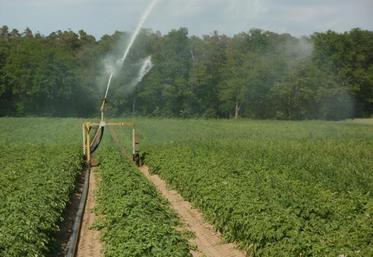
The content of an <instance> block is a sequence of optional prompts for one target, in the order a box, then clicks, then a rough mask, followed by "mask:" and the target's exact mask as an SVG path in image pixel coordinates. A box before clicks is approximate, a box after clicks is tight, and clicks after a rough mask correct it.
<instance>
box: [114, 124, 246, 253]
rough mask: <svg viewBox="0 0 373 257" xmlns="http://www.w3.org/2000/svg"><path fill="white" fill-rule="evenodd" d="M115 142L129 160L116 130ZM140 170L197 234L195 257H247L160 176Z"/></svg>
mask: <svg viewBox="0 0 373 257" xmlns="http://www.w3.org/2000/svg"><path fill="white" fill-rule="evenodd" d="M110 132H111V135H112V137H113V140H114V142H115V143H116V144H117V145H118V147H120V150H121V152H122V154H123V155H124V156H125V157H126V158H128V153H127V152H126V149H125V148H124V147H123V146H122V145H121V144H120V141H119V137H118V135H117V133H116V132H115V130H114V129H111V130H110ZM139 170H140V171H141V172H142V173H143V174H144V175H145V177H146V178H147V179H148V180H149V181H151V182H152V183H153V184H154V186H155V187H156V188H157V189H158V191H159V192H160V193H161V194H162V196H163V197H164V198H166V199H167V200H168V202H169V203H170V205H171V207H172V208H173V209H174V210H175V212H176V213H177V214H178V215H179V217H180V218H181V220H182V221H183V223H184V224H185V225H186V228H185V229H187V230H189V231H191V232H193V233H194V234H195V238H194V239H191V240H190V243H191V245H195V246H197V249H198V250H196V251H192V252H191V253H192V255H193V256H194V257H245V256H246V253H245V252H243V251H240V250H238V249H237V247H236V246H235V245H234V244H228V243H225V242H224V240H223V239H222V236H221V234H220V233H218V232H216V231H215V230H214V228H213V226H211V225H210V224H208V223H207V222H206V221H205V220H204V218H203V216H202V214H201V212H200V211H199V210H197V209H195V208H193V207H192V205H191V204H190V203H189V202H188V201H185V200H184V199H183V197H182V196H181V195H180V194H179V193H178V192H176V191H175V190H169V189H168V188H167V184H166V182H165V181H163V180H162V179H161V178H160V177H159V176H158V175H151V174H150V172H149V168H148V167H147V166H145V165H144V166H142V167H141V168H139Z"/></svg>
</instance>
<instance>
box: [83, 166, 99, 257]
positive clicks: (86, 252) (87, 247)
mask: <svg viewBox="0 0 373 257" xmlns="http://www.w3.org/2000/svg"><path fill="white" fill-rule="evenodd" d="M95 172H96V171H95V169H94V168H93V169H92V170H91V174H90V176H89V190H88V196H87V203H86V207H85V210H84V215H83V221H82V227H81V230H80V238H79V244H78V250H77V255H76V256H77V257H101V256H103V247H102V243H101V240H100V231H98V230H95V229H91V226H92V224H93V223H94V222H95V220H96V215H95V214H94V212H93V208H94V207H95V194H94V193H95V191H96V174H95Z"/></svg>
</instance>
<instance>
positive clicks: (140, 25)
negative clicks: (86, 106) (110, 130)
mask: <svg viewBox="0 0 373 257" xmlns="http://www.w3.org/2000/svg"><path fill="white" fill-rule="evenodd" d="M157 2H158V0H153V1H152V2H151V3H150V5H149V6H148V7H147V8H146V10H145V12H144V14H143V15H142V17H141V19H140V21H139V23H138V25H137V27H136V30H135V32H134V33H133V34H132V37H131V39H130V42H129V44H128V46H127V48H126V50H125V52H124V54H123V57H122V58H121V59H120V60H119V62H120V65H123V63H124V61H125V60H126V59H127V56H128V54H129V52H130V50H131V48H132V45H133V44H134V43H135V41H136V38H137V36H138V35H139V33H140V30H141V28H142V26H143V25H144V23H145V21H146V19H147V18H148V16H149V15H150V13H151V12H152V10H153V8H154V6H155V5H156V3H157ZM114 72H115V71H112V72H111V74H110V77H109V81H108V83H107V86H106V92H105V98H104V101H106V98H107V95H108V93H109V89H110V85H111V80H112V78H113V76H114ZM102 112H103V110H101V113H102ZM102 117H103V116H102Z"/></svg>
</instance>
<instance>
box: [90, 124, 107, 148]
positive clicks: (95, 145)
mask: <svg viewBox="0 0 373 257" xmlns="http://www.w3.org/2000/svg"><path fill="white" fill-rule="evenodd" d="M104 129H105V127H100V128H98V130H97V131H96V133H95V136H94V138H93V142H92V144H91V147H90V148H91V149H90V151H91V154H93V153H94V152H95V151H96V150H97V148H98V146H99V145H100V143H101V141H102V137H103V136H104ZM99 133H100V135H99V136H97V135H98V134H99Z"/></svg>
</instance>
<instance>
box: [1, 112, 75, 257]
mask: <svg viewBox="0 0 373 257" xmlns="http://www.w3.org/2000/svg"><path fill="white" fill-rule="evenodd" d="M64 126H65V127H64ZM75 129H79V122H78V120H65V121H61V122H59V121H57V120H48V119H35V120H30V119H0V143H1V145H2V146H1V147H0V153H1V154H0V163H1V164H2V165H1V175H0V188H1V190H0V256H9V257H18V256H30V257H35V256H46V255H47V254H48V253H50V252H51V251H53V249H52V247H51V246H52V242H53V237H52V235H53V233H55V232H57V231H58V230H59V227H58V225H59V223H60V222H61V215H62V212H63V211H64V209H65V207H66V204H67V203H68V202H69V198H70V194H71V192H72V190H73V188H74V182H75V178H76V176H77V175H78V174H79V172H80V170H81V155H80V154H79V153H80V147H79V144H77V142H79V141H77V140H79V136H78V135H79V133H74V132H73V131H74V130H75ZM70 132H72V133H70ZM76 136H77V137H76Z"/></svg>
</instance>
